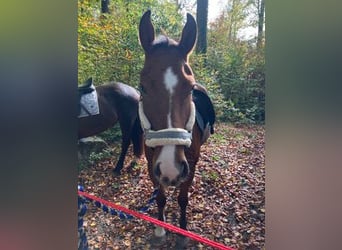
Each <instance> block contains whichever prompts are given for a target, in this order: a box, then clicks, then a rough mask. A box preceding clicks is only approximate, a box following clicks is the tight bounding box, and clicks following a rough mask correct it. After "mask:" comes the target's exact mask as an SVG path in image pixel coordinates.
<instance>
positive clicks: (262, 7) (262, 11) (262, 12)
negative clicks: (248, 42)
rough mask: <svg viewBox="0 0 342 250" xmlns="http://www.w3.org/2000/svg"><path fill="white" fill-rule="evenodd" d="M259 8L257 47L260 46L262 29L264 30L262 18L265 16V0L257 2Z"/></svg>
mask: <svg viewBox="0 0 342 250" xmlns="http://www.w3.org/2000/svg"><path fill="white" fill-rule="evenodd" d="M259 3H260V4H259V6H258V7H259V10H258V15H259V18H258V40H257V48H261V45H262V38H263V35H264V34H263V33H264V32H263V31H264V18H265V0H260V2H259Z"/></svg>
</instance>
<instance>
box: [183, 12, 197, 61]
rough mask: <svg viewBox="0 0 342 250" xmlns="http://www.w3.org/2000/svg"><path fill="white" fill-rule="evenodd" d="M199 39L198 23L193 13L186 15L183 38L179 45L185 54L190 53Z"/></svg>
mask: <svg viewBox="0 0 342 250" xmlns="http://www.w3.org/2000/svg"><path fill="white" fill-rule="evenodd" d="M196 39H197V24H196V21H195V18H194V17H193V16H192V15H191V14H189V13H188V14H187V15H186V24H185V26H184V28H183V31H182V38H181V40H180V42H179V47H181V48H182V50H183V52H184V54H185V55H187V54H189V53H190V52H191V51H192V49H193V47H194V46H195V43H196Z"/></svg>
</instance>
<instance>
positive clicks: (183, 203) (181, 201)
mask: <svg viewBox="0 0 342 250" xmlns="http://www.w3.org/2000/svg"><path fill="white" fill-rule="evenodd" d="M188 190H189V186H188V185H181V187H180V190H179V195H178V205H179V207H180V218H179V226H180V228H181V229H184V230H187V227H186V226H187V218H186V208H187V206H188V202H189V198H188ZM188 241H189V238H186V237H185V236H183V235H178V236H177V241H176V249H183V248H185V247H186V245H187V243H188Z"/></svg>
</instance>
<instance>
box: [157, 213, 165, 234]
mask: <svg viewBox="0 0 342 250" xmlns="http://www.w3.org/2000/svg"><path fill="white" fill-rule="evenodd" d="M163 218H164V221H165V215H164V214H163ZM165 234H166V231H165V229H164V228H163V227H158V226H156V228H155V229H154V235H155V236H157V237H163V236H164V235H165Z"/></svg>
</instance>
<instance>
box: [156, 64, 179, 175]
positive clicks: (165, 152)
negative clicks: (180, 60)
mask: <svg viewBox="0 0 342 250" xmlns="http://www.w3.org/2000/svg"><path fill="white" fill-rule="evenodd" d="M177 83H178V77H177V75H175V74H174V73H173V72H172V68H171V67H168V68H167V69H166V71H165V73H164V85H165V88H166V90H167V91H168V92H169V113H168V114H167V126H168V128H172V120H171V107H172V95H173V93H174V88H175V87H176V85H177ZM175 151H176V146H175V145H165V146H163V148H162V150H161V152H160V154H159V156H158V159H157V162H160V172H161V175H160V177H161V178H163V177H168V178H169V180H170V181H172V180H175V179H176V178H177V177H178V175H179V170H178V169H177V168H176V166H175V165H176V164H175Z"/></svg>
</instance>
